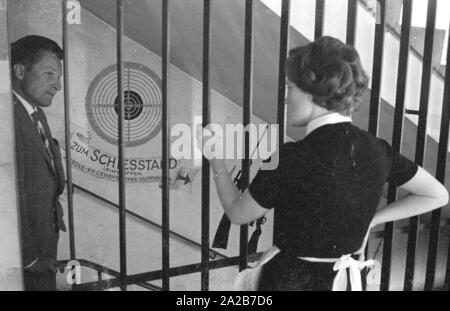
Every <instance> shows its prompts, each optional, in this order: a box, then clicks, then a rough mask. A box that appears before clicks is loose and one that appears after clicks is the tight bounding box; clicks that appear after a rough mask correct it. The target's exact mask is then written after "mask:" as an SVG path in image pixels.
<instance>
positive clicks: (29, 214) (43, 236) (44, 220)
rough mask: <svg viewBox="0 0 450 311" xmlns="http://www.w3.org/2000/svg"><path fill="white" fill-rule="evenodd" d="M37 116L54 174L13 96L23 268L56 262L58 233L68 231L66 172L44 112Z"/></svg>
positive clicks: (39, 111) (28, 118) (38, 138)
mask: <svg viewBox="0 0 450 311" xmlns="http://www.w3.org/2000/svg"><path fill="white" fill-rule="evenodd" d="M38 113H39V115H40V117H41V121H42V124H43V126H44V128H45V131H46V134H47V136H48V139H49V143H50V149H51V151H52V152H53V156H54V165H55V170H53V168H52V166H51V160H50V157H49V155H48V153H47V150H46V147H45V144H44V142H43V140H42V138H41V136H40V135H39V133H38V131H37V129H36V126H35V125H34V123H33V121H32V120H31V118H30V115H29V114H28V112H27V111H26V109H25V107H24V106H23V105H22V103H20V101H19V100H18V99H17V97H16V96H14V118H15V133H16V136H15V138H16V161H17V175H18V184H19V203H20V218H21V233H22V251H23V259H24V262H23V264H24V266H27V265H29V264H30V263H32V262H33V261H34V260H35V259H36V258H39V257H41V256H44V255H45V256H50V257H52V258H55V259H56V245H57V241H58V236H59V230H62V231H66V228H65V225H64V221H63V210H62V208H61V204H60V203H59V195H61V194H62V193H63V191H64V184H65V183H64V181H65V177H64V170H63V166H62V162H61V153H60V151H59V144H58V142H57V141H56V140H55V139H53V138H52V134H51V131H50V128H49V126H48V124H47V119H46V117H45V114H44V112H43V111H42V109H40V108H39V107H38Z"/></svg>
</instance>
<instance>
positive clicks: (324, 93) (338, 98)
mask: <svg viewBox="0 0 450 311" xmlns="http://www.w3.org/2000/svg"><path fill="white" fill-rule="evenodd" d="M285 71H286V75H287V77H288V79H289V80H290V81H291V82H293V83H295V85H296V86H297V87H299V88H300V89H301V90H303V91H304V92H306V93H309V94H311V95H312V98H313V101H314V103H316V104H317V105H319V106H321V107H324V108H326V109H328V110H330V111H336V112H339V113H341V114H343V115H351V114H352V113H353V112H355V111H356V110H358V109H359V107H360V105H361V100H362V96H363V94H364V92H365V90H366V89H367V84H368V80H369V79H368V77H367V74H366V73H365V72H364V69H363V68H362V66H361V61H360V58H359V55H358V52H357V51H356V50H355V48H354V47H352V46H350V45H346V44H344V43H343V42H341V41H339V40H338V39H335V38H332V37H321V38H319V39H317V40H316V41H314V42H312V43H310V44H308V45H305V46H301V47H297V48H294V49H292V50H291V51H289V57H288V59H287V61H286V67H285Z"/></svg>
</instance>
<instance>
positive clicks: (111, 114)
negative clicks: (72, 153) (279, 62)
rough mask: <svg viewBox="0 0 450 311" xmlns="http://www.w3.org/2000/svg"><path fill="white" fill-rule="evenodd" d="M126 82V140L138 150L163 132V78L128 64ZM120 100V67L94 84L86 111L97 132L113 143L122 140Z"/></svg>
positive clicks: (90, 87) (114, 67) (104, 74)
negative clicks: (119, 130) (120, 133)
mask: <svg viewBox="0 0 450 311" xmlns="http://www.w3.org/2000/svg"><path fill="white" fill-rule="evenodd" d="M123 83H124V116H125V122H124V141H125V145H126V146H129V147H135V146H139V145H142V144H145V143H146V142H148V141H149V140H151V139H153V138H154V137H155V136H156V135H157V134H158V133H159V131H160V130H161V113H162V112H161V96H162V95H161V79H160V78H159V77H158V76H157V75H156V74H155V73H154V72H153V71H152V70H150V69H149V68H147V67H145V66H143V65H140V64H137V63H131V62H126V63H125V65H124V73H123ZM118 106H119V97H118V94H117V65H112V66H110V67H108V68H106V69H104V70H103V71H102V72H100V73H99V74H98V75H97V77H95V79H94V80H93V81H92V83H91V85H90V86H89V90H88V93H87V96H86V112H87V116H88V119H89V122H90V124H91V126H92V128H93V129H94V131H95V132H96V133H97V135H99V136H100V137H102V138H103V139H105V140H106V141H108V142H109V143H111V144H117V141H118V138H117V137H118V112H119V107H118Z"/></svg>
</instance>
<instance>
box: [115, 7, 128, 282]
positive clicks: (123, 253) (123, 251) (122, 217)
mask: <svg viewBox="0 0 450 311" xmlns="http://www.w3.org/2000/svg"><path fill="white" fill-rule="evenodd" d="M116 5H117V6H116V9H117V99H118V100H119V105H118V106H119V107H118V146H119V148H118V149H119V166H118V168H119V234H120V245H119V247H120V284H121V285H120V288H121V290H123V291H124V290H126V289H127V286H126V284H125V282H126V277H127V244H126V242H127V239H126V202H125V172H124V169H125V166H124V162H125V144H124V139H123V134H124V92H123V72H124V61H123V35H124V23H123V22H124V16H123V15H124V14H123V2H122V0H117V1H116Z"/></svg>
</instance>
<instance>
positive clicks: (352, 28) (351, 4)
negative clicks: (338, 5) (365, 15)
mask: <svg viewBox="0 0 450 311" xmlns="http://www.w3.org/2000/svg"><path fill="white" fill-rule="evenodd" d="M357 17H358V0H348V9H347V44H349V45H355V34H356V19H357Z"/></svg>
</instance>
